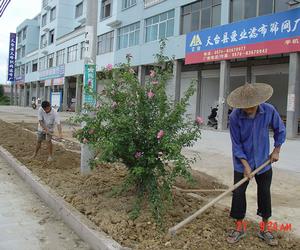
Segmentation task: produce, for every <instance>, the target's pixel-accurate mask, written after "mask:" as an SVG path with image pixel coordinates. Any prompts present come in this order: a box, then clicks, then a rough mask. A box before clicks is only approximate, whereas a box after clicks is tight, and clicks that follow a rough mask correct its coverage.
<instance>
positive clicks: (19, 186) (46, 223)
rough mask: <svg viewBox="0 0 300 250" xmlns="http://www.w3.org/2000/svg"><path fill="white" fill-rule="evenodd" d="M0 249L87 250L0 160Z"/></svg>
mask: <svg viewBox="0 0 300 250" xmlns="http://www.w3.org/2000/svg"><path fill="white" fill-rule="evenodd" d="M0 249H1V250H40V249H43V250H57V249H59V250H72V249H79V250H87V249H89V247H88V246H87V244H86V243H84V242H83V241H81V240H80V239H79V238H78V236H77V235H75V233H74V232H73V231H71V230H70V229H69V228H68V227H67V226H66V225H65V224H64V223H63V222H62V221H61V220H60V219H59V218H57V216H56V215H54V214H53V212H52V211H51V210H50V209H49V208H48V207H46V205H45V204H44V203H43V202H42V201H41V200H40V199H39V198H38V197H37V196H36V195H35V194H33V193H32V191H31V190H30V188H29V187H28V186H27V185H26V184H25V183H24V182H23V181H22V180H21V179H20V177H19V176H18V175H17V174H16V173H15V172H14V170H12V169H11V168H10V167H9V166H8V165H7V163H6V162H5V161H4V159H3V158H1V157H0Z"/></svg>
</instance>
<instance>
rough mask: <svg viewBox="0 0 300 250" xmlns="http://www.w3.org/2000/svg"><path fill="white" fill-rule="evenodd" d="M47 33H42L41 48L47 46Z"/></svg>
mask: <svg viewBox="0 0 300 250" xmlns="http://www.w3.org/2000/svg"><path fill="white" fill-rule="evenodd" d="M43 41H45V43H43ZM47 45H48V44H47V34H46V33H45V34H43V35H41V45H40V48H41V49H43V48H45V47H47Z"/></svg>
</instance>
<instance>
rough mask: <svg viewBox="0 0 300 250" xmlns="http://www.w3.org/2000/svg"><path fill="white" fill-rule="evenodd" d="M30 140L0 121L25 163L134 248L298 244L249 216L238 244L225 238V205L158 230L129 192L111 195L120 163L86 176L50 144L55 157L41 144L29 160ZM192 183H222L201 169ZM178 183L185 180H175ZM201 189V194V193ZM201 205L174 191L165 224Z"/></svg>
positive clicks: (8, 143) (121, 173) (73, 157)
mask: <svg viewBox="0 0 300 250" xmlns="http://www.w3.org/2000/svg"><path fill="white" fill-rule="evenodd" d="M34 144H35V136H34V135H33V134H32V133H29V132H27V131H22V129H21V128H20V126H19V125H11V124H7V123H5V122H2V121H0V145H2V146H3V147H4V148H6V149H7V150H8V151H9V152H11V153H12V154H13V155H14V156H15V157H16V158H17V159H18V160H19V161H21V162H22V163H24V164H25V165H26V166H27V167H28V168H29V169H30V170H31V171H32V172H33V173H34V174H36V175H37V176H39V177H40V178H41V179H42V180H43V181H44V182H45V183H46V184H47V185H49V186H50V187H51V188H53V189H54V190H55V191H56V192H57V193H58V194H60V195H61V196H62V197H63V198H64V199H65V200H66V201H67V202H69V203H71V204H72V205H73V206H74V207H75V208H77V209H78V210H79V211H80V212H81V213H83V214H85V215H86V216H87V217H88V218H89V219H90V220H91V221H93V222H94V223H95V224H96V225H97V226H99V228H101V229H102V230H103V231H104V232H106V233H108V234H109V235H111V236H112V237H113V238H114V239H115V240H116V241H118V242H119V243H120V244H122V245H123V246H126V247H131V248H133V249H216V248H218V249H231V248H239V249H260V248H263V249H299V248H300V241H299V240H298V239H294V238H292V237H291V236H290V235H289V234H288V233H287V232H284V233H281V232H280V233H278V237H279V238H280V240H279V246H278V247H268V246H266V245H265V243H264V242H262V241H261V240H259V239H258V238H257V237H256V233H257V230H258V225H257V224H255V223H253V222H249V223H248V226H247V230H248V232H247V234H248V235H247V237H246V238H244V239H243V240H241V241H240V242H239V243H237V245H234V246H230V245H229V244H228V243H227V242H226V234H227V233H226V232H227V230H228V228H229V227H231V228H232V227H233V226H234V225H233V222H232V220H231V219H230V218H229V216H228V210H227V209H224V210H221V209H218V208H211V209H209V210H208V211H207V212H206V213H205V214H203V215H202V216H200V217H199V218H198V219H196V220H194V221H193V222H192V223H190V224H189V225H188V226H186V227H184V228H183V229H182V230H180V231H179V232H178V234H177V235H176V237H174V238H170V237H169V236H168V235H167V234H166V233H165V232H162V231H161V230H160V229H159V227H158V226H157V225H156V224H155V222H154V221H153V219H152V218H151V214H150V212H149V210H148V209H147V208H146V207H144V208H143V209H142V213H141V215H140V217H139V218H138V219H136V220H134V221H132V220H131V219H129V216H128V212H130V211H131V210H132V204H133V200H134V197H133V194H132V193H127V194H123V195H121V196H117V197H113V196H111V191H112V190H113V188H114V187H118V186H119V185H120V184H121V183H122V181H123V180H124V178H125V176H126V174H127V172H126V169H125V168H123V167H122V166H120V165H117V164H113V165H102V166H99V167H98V168H97V169H95V170H94V171H93V174H92V175H90V176H81V175H80V172H79V165H80V156H79V155H78V154H76V153H73V152H69V151H66V150H65V149H63V148H61V147H59V146H55V151H54V152H55V153H54V154H55V159H54V162H52V163H50V164H48V163H47V162H46V159H47V153H46V148H45V145H44V147H43V149H42V152H41V153H40V154H39V156H38V157H37V158H36V159H35V160H29V159H28V157H29V156H30V155H32V153H33V149H34ZM196 181H197V184H196V185H195V186H194V187H193V188H203V189H206V188H224V186H222V185H220V184H218V183H217V182H216V181H214V180H213V179H212V178H208V177H207V176H206V175H205V174H202V173H199V172H198V173H197V175H196ZM178 185H179V186H180V187H182V188H189V187H190V186H189V185H186V184H184V183H183V181H182V180H180V182H179V183H178ZM201 195H202V194H201ZM203 205H204V203H203V202H201V201H198V200H195V199H193V198H191V197H188V196H187V195H186V194H183V193H179V192H175V193H174V204H173V207H170V208H169V211H168V213H167V214H166V216H165V218H164V219H165V227H166V228H169V227H171V226H174V225H175V224H177V223H178V222H180V221H182V220H183V219H184V218H186V217H187V216H188V215H190V214H191V213H193V212H195V211H196V210H197V209H199V208H200V207H202V206H203Z"/></svg>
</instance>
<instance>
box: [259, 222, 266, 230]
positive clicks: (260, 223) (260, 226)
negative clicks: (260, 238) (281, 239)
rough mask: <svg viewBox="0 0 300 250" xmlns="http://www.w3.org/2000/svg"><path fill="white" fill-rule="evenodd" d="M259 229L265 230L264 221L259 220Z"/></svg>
mask: <svg viewBox="0 0 300 250" xmlns="http://www.w3.org/2000/svg"><path fill="white" fill-rule="evenodd" d="M259 228H260V231H265V223H264V222H263V221H261V222H259Z"/></svg>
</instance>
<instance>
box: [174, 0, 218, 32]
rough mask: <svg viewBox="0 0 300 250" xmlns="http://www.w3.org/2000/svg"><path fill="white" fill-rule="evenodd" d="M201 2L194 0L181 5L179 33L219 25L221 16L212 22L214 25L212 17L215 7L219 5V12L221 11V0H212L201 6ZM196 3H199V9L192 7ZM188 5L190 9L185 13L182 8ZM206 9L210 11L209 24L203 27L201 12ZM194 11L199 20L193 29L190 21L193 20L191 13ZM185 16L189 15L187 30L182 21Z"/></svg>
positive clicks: (201, 0)
mask: <svg viewBox="0 0 300 250" xmlns="http://www.w3.org/2000/svg"><path fill="white" fill-rule="evenodd" d="M202 2H203V0H198V1H195V2H192V3H189V4H186V5H183V6H181V9H180V34H181V35H184V34H187V33H189V32H194V31H197V30H202V29H207V28H212V27H215V26H218V25H221V17H220V21H219V23H217V24H214V25H213V17H214V9H215V8H217V7H219V8H220V13H221V11H222V9H221V8H222V1H217V0H212V1H211V4H209V5H207V6H202ZM196 3H199V5H200V6H199V9H192V5H194V4H196ZM188 7H190V10H189V11H188V12H187V13H185V12H184V8H188ZM206 10H209V12H210V14H209V15H210V17H209V26H207V27H203V23H202V16H203V12H204V11H206ZM195 13H198V19H199V21H198V28H197V29H195V30H194V29H193V25H192V22H193V14H195ZM186 16H190V23H189V30H188V31H185V30H184V24H185V23H184V18H185V17H186ZM220 16H221V15H220Z"/></svg>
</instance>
